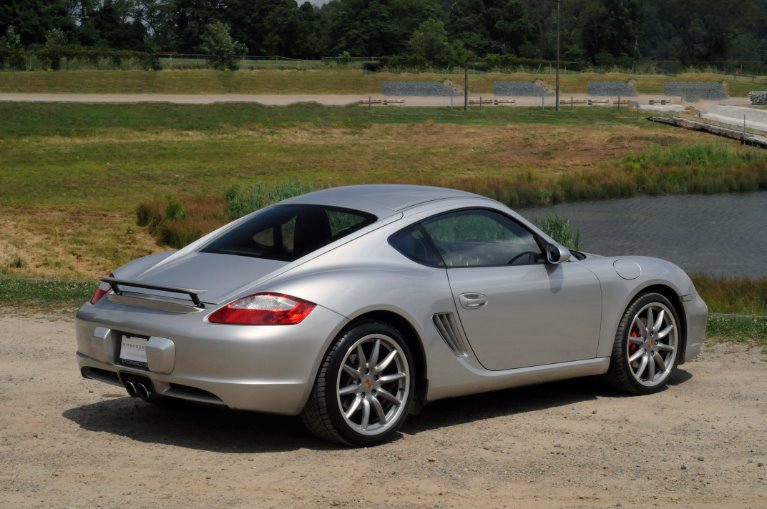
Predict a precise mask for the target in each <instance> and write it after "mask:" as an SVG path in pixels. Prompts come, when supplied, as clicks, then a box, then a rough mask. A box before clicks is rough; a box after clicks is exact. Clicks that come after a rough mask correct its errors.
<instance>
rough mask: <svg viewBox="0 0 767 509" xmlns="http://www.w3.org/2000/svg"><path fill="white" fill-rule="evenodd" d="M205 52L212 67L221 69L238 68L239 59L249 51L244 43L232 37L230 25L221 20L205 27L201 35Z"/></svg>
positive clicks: (202, 47)
mask: <svg viewBox="0 0 767 509" xmlns="http://www.w3.org/2000/svg"><path fill="white" fill-rule="evenodd" d="M201 39H202V46H200V49H201V50H202V52H203V53H207V54H208V55H209V57H208V62H209V63H210V65H211V67H213V68H214V69H219V70H232V71H234V70H237V69H238V68H239V66H238V61H239V59H240V58H241V57H242V56H243V55H245V53H247V52H248V49H247V48H246V47H245V45H244V44H242V43H240V42H237V41H235V40H234V39H232V36H231V34H230V33H229V27H228V26H227V25H225V24H224V23H221V22H220V21H217V22H215V23H211V24H210V25H208V26H207V27H206V28H205V33H204V34H203V35H202V37H201Z"/></svg>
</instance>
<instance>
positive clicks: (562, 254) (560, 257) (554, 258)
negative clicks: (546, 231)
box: [546, 244, 570, 264]
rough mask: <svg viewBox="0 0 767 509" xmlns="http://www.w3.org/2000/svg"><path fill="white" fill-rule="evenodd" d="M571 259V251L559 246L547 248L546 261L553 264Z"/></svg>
mask: <svg viewBox="0 0 767 509" xmlns="http://www.w3.org/2000/svg"><path fill="white" fill-rule="evenodd" d="M569 259H570V250H569V249H567V248H566V247H564V246H560V245H557V244H548V245H547V246H546V261H548V262H549V263H552V264H558V263H564V262H566V261H567V260H569Z"/></svg>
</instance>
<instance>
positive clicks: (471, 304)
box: [458, 292, 487, 309]
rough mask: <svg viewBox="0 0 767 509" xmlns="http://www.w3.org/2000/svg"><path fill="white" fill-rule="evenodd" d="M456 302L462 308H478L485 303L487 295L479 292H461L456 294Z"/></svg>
mask: <svg viewBox="0 0 767 509" xmlns="http://www.w3.org/2000/svg"><path fill="white" fill-rule="evenodd" d="M458 302H460V303H461V307H462V308H463V309H479V308H481V307H482V306H484V305H485V304H487V296H485V295H482V294H481V293H474V292H471V293H462V294H461V295H459V296H458Z"/></svg>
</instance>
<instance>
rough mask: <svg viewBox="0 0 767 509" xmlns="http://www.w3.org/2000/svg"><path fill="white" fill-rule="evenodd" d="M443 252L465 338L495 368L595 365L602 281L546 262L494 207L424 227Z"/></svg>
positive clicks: (570, 265)
mask: <svg viewBox="0 0 767 509" xmlns="http://www.w3.org/2000/svg"><path fill="white" fill-rule="evenodd" d="M422 225H423V228H424V230H425V231H426V232H427V234H428V235H429V237H430V239H431V240H432V242H433V244H434V245H435V247H436V248H437V250H438V251H439V252H440V254H441V256H442V258H443V260H444V263H445V267H446V270H447V274H448V278H449V281H450V288H451V290H452V293H453V299H454V301H455V305H456V308H457V310H458V316H459V317H460V321H461V324H462V325H463V329H464V333H465V334H466V337H467V339H468V340H469V343H470V345H471V348H472V350H473V351H474V353H475V355H476V356H477V358H478V359H479V361H480V363H481V364H482V365H483V366H484V367H486V368H487V369H490V370H503V369H512V368H519V367H527V366H538V365H542V364H553V363H558V362H565V361H572V360H580V359H590V358H593V357H594V356H595V355H596V348H597V343H598V340H599V329H600V323H601V310H602V303H601V289H600V285H599V280H598V279H597V278H596V276H595V275H594V274H593V273H592V272H590V271H589V270H587V269H585V268H583V267H582V266H580V265H579V263H578V262H577V261H573V262H565V263H561V264H550V263H544V261H545V257H544V255H543V251H542V247H541V245H540V243H539V241H538V240H537V239H536V237H535V236H534V235H533V234H532V233H531V232H530V231H529V230H527V229H526V228H525V227H524V226H523V225H521V224H520V223H518V222H516V221H515V220H514V219H512V218H510V217H508V216H506V215H504V214H501V213H500V212H498V211H494V210H489V209H466V210H461V211H457V212H452V213H449V214H443V215H440V216H437V217H434V218H431V219H428V220H425V221H423V223H422Z"/></svg>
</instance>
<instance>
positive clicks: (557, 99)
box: [556, 0, 560, 112]
mask: <svg viewBox="0 0 767 509" xmlns="http://www.w3.org/2000/svg"><path fill="white" fill-rule="evenodd" d="M559 3H560V0H557V78H556V80H557V84H556V89H557V97H556V106H557V108H556V110H557V112H558V111H559Z"/></svg>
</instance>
